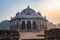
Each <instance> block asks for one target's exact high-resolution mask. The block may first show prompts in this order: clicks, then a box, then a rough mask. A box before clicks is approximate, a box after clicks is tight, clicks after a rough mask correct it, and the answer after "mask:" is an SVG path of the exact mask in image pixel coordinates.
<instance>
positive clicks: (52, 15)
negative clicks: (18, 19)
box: [0, 0, 60, 24]
mask: <svg viewBox="0 0 60 40" xmlns="http://www.w3.org/2000/svg"><path fill="white" fill-rule="evenodd" d="M28 5H29V6H30V7H31V8H32V9H34V10H36V12H37V11H40V13H41V14H42V15H43V16H46V17H47V19H48V20H49V21H50V22H53V23H54V24H57V23H59V22H60V0H0V22H1V21H3V20H9V19H10V17H11V16H12V17H14V16H15V14H16V13H17V12H18V11H21V10H23V9H25V8H26V7H27V6H28Z"/></svg>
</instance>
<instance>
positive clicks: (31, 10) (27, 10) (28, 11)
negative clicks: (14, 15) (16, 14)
mask: <svg viewBox="0 0 60 40" xmlns="http://www.w3.org/2000/svg"><path fill="white" fill-rule="evenodd" d="M32 13H35V11H34V10H33V9H31V8H30V7H29V6H28V7H27V8H26V9H24V10H22V11H21V14H27V15H31V14H32Z"/></svg>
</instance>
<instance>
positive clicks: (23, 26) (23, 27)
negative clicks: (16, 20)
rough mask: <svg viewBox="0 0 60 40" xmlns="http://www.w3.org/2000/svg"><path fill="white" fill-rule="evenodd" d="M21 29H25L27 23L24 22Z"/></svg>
mask: <svg viewBox="0 0 60 40" xmlns="http://www.w3.org/2000/svg"><path fill="white" fill-rule="evenodd" d="M21 29H25V21H22V27H21Z"/></svg>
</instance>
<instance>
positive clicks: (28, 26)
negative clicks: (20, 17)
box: [27, 21, 31, 29]
mask: <svg viewBox="0 0 60 40" xmlns="http://www.w3.org/2000/svg"><path fill="white" fill-rule="evenodd" d="M27 29H31V21H27Z"/></svg>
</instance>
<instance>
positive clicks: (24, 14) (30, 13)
mask: <svg viewBox="0 0 60 40" xmlns="http://www.w3.org/2000/svg"><path fill="white" fill-rule="evenodd" d="M17 18H19V19H21V18H26V19H27V18H28V19H30V18H33V19H34V18H40V19H45V17H43V16H42V15H41V13H40V12H36V11H35V10H34V9H32V8H30V7H29V6H28V7H27V8H25V9H23V10H22V11H21V12H17V13H16V16H15V17H13V18H12V20H13V19H17Z"/></svg>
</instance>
